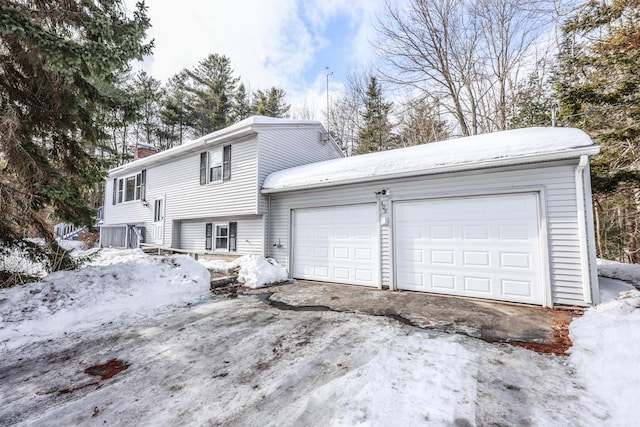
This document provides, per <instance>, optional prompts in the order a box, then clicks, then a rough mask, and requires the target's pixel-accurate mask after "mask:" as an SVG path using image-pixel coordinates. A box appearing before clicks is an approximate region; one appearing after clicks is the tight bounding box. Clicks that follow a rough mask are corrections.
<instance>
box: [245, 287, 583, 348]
mask: <svg viewBox="0 0 640 427" xmlns="http://www.w3.org/2000/svg"><path fill="white" fill-rule="evenodd" d="M242 292H243V293H245V294H254V295H260V296H261V298H262V299H263V301H265V302H267V303H269V304H270V305H272V306H274V307H276V308H279V309H281V310H294V311H336V312H346V313H362V314H369V315H373V316H386V317H390V318H393V319H396V320H397V321H399V322H402V323H405V324H408V325H411V326H415V327H418V328H421V329H431V330H436V331H440V332H449V333H454V334H464V335H468V336H472V337H476V338H480V339H482V340H484V341H487V342H502V343H511V344H514V345H518V346H521V347H525V348H529V349H532V350H536V351H540V352H548V353H556V354H563V353H565V351H566V350H567V349H568V348H569V347H571V342H570V341H569V339H568V336H567V335H568V325H569V323H571V320H573V318H574V317H575V316H579V315H580V314H581V312H580V311H568V310H551V309H546V308H542V307H534V306H526V305H518V304H509V303H501V302H493V301H486V300H476V299H470V298H459V297H452V296H440V295H434V294H424V293H419V292H408V291H395V292H392V291H388V290H379V289H373V288H366V287H362V286H352V285H339V284H327V283H320V282H309V281H297V282H296V283H292V284H284V285H278V286H273V287H269V288H265V289H257V290H246V291H242Z"/></svg>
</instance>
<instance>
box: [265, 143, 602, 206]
mask: <svg viewBox="0 0 640 427" xmlns="http://www.w3.org/2000/svg"><path fill="white" fill-rule="evenodd" d="M599 152H600V146H599V145H590V146H587V147H581V148H576V149H571V150H566V151H556V152H553V153H543V154H528V155H524V156H515V157H509V158H505V159H493V160H486V161H482V162H474V163H462V164H456V165H444V166H438V167H432V168H429V169H421V170H413V171H406V172H400V173H390V174H385V175H374V176H366V177H361V178H354V179H350V180H348V181H323V182H317V183H313V184H302V185H296V186H288V187H274V188H264V189H262V190H261V193H262V194H273V193H285V192H287V191H299V190H311V189H316V188H323V187H333V186H336V185H347V184H359V183H365V182H372V181H380V180H387V179H397V178H411V177H416V176H426V175H435V174H442V173H451V172H462V171H468V170H476V169H489V168H496V167H506V166H513V165H519V164H531V163H545V162H552V161H556V160H566V159H573V158H580V156H582V155H588V156H591V155H594V154H598V153H599Z"/></svg>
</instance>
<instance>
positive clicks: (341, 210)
mask: <svg viewBox="0 0 640 427" xmlns="http://www.w3.org/2000/svg"><path fill="white" fill-rule="evenodd" d="M377 225H378V218H377V205H375V204H369V205H352V206H339V207H331V208H309V209H296V210H294V212H293V225H292V229H293V230H292V232H293V251H292V255H293V269H292V270H293V277H294V278H296V279H306V280H321V281H328V282H338V283H349V284H357V285H365V286H377V285H378V279H377V277H378V260H377V248H378V233H377Z"/></svg>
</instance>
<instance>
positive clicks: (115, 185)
mask: <svg viewBox="0 0 640 427" xmlns="http://www.w3.org/2000/svg"><path fill="white" fill-rule="evenodd" d="M116 203H118V178H114V179H113V200H112V204H113V205H115V204H116Z"/></svg>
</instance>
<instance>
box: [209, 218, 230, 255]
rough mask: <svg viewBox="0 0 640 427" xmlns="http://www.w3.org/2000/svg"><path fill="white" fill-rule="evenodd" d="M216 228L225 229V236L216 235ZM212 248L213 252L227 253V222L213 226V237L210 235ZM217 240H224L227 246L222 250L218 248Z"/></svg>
mask: <svg viewBox="0 0 640 427" xmlns="http://www.w3.org/2000/svg"><path fill="white" fill-rule="evenodd" d="M218 227H224V228H226V229H227V234H226V235H225V236H220V235H218ZM212 239H213V240H212V242H211V243H212V248H213V251H214V252H216V251H217V252H229V223H228V222H220V223H216V224H213V235H212ZM218 239H226V241H227V245H226V246H225V247H224V248H219V247H218Z"/></svg>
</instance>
